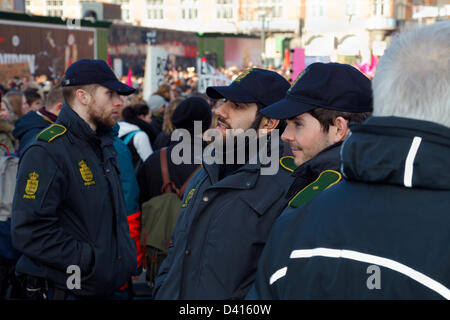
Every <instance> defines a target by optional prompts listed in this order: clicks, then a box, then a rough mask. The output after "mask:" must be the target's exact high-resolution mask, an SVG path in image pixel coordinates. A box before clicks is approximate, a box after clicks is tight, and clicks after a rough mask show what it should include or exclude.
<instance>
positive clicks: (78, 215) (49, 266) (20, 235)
mask: <svg viewBox="0 0 450 320" xmlns="http://www.w3.org/2000/svg"><path fill="white" fill-rule="evenodd" d="M113 141H114V140H113V136H112V135H111V133H110V130H107V129H105V130H102V129H101V128H99V129H98V130H97V132H94V131H93V130H92V129H91V128H90V127H89V125H88V124H87V123H86V122H85V121H84V120H82V119H81V118H80V117H79V116H78V115H77V114H76V113H75V112H74V111H73V110H72V109H71V108H70V107H69V106H68V105H64V106H63V108H62V109H61V113H60V115H59V117H58V120H57V122H56V123H55V124H54V125H52V126H51V127H49V128H47V129H45V130H44V131H43V132H42V133H41V134H39V135H38V136H37V141H36V142H34V143H33V144H32V145H31V146H29V147H28V148H27V149H26V150H25V151H24V154H23V157H22V159H21V162H20V164H19V171H18V176H17V184H16V190H15V195H14V201H13V211H12V240H13V245H14V246H15V247H16V248H17V249H18V250H19V251H21V252H22V253H23V255H22V256H21V258H20V259H19V261H18V262H17V265H16V272H17V273H19V274H27V275H31V276H36V277H41V278H45V279H46V280H48V282H49V284H50V285H54V286H56V287H58V288H60V289H63V290H64V289H65V290H67V289H68V288H69V287H68V285H67V283H68V278H69V277H70V276H71V275H73V274H74V271H73V270H74V269H72V268H74V267H73V266H75V268H76V267H78V268H79V270H80V271H81V279H80V280H81V281H80V286H81V288H75V289H72V292H71V293H73V294H75V295H79V296H105V297H106V296H109V295H111V294H112V293H113V292H114V291H116V290H118V289H119V288H120V287H121V286H122V285H123V284H124V283H126V282H127V280H128V279H129V277H130V276H131V274H132V273H133V271H134V270H135V269H136V246H135V244H134V242H133V240H132V239H131V237H130V235H129V229H128V224H127V217H126V210H125V205H124V200H123V193H122V187H121V183H120V179H119V169H118V164H117V159H116V152H115V150H114V147H113ZM71 266H72V267H71ZM69 282H70V281H69ZM71 288H73V287H70V288H69V289H71Z"/></svg>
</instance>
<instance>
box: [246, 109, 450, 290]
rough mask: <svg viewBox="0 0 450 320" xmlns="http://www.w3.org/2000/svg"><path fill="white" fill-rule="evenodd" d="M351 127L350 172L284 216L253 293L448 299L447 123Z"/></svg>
mask: <svg viewBox="0 0 450 320" xmlns="http://www.w3.org/2000/svg"><path fill="white" fill-rule="evenodd" d="M351 130H352V135H351V136H350V137H349V138H348V139H347V140H346V141H345V142H344V144H343V146H342V150H341V154H342V156H341V157H342V170H341V171H342V173H343V175H344V178H345V179H344V180H343V181H342V182H340V183H338V184H336V185H335V186H333V187H332V188H329V189H327V190H324V191H322V192H321V193H320V194H319V195H317V196H316V197H315V198H314V199H313V200H312V201H310V202H308V203H307V204H305V205H304V206H302V207H299V208H298V209H297V211H296V212H293V213H291V214H288V215H286V214H283V215H282V216H281V217H280V218H279V219H278V220H277V222H276V223H275V225H274V228H273V230H272V232H271V235H270V238H269V240H268V242H267V245H266V247H265V249H264V252H263V253H262V255H261V259H260V262H259V264H258V272H257V277H256V281H255V286H254V287H253V288H252V290H251V291H250V293H249V295H248V298H249V299H442V298H446V299H450V273H449V270H450V255H449V250H448V243H450V232H449V226H450V215H449V213H450V174H449V170H448V168H449V166H450V129H449V128H448V127H444V126H441V125H438V124H434V123H431V122H427V121H419V120H412V119H405V118H399V117H372V118H369V119H368V120H367V121H366V122H365V123H363V124H354V125H351Z"/></svg>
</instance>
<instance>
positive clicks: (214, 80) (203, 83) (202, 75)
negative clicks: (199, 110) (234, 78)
mask: <svg viewBox="0 0 450 320" xmlns="http://www.w3.org/2000/svg"><path fill="white" fill-rule="evenodd" d="M197 75H198V92H201V93H205V92H206V88H208V87H210V86H227V85H229V84H230V83H231V80H230V79H228V78H227V76H225V75H224V74H223V73H221V72H219V71H218V70H217V69H216V68H214V67H213V66H211V65H210V64H209V63H207V62H206V61H202V59H201V58H197Z"/></svg>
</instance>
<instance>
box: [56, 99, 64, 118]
mask: <svg viewBox="0 0 450 320" xmlns="http://www.w3.org/2000/svg"><path fill="white" fill-rule="evenodd" d="M62 106H63V103H62V102H60V103H58V104H57V105H56V106H55V111H56V112H57V114H56V115H58V114H59V112H60V111H61V108H62Z"/></svg>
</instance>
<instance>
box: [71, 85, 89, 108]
mask: <svg viewBox="0 0 450 320" xmlns="http://www.w3.org/2000/svg"><path fill="white" fill-rule="evenodd" d="M75 98H76V99H77V100H78V101H79V102H80V103H81V104H83V105H88V104H89V103H90V102H91V95H90V94H89V93H88V92H87V91H86V90H83V89H77V91H75Z"/></svg>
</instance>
